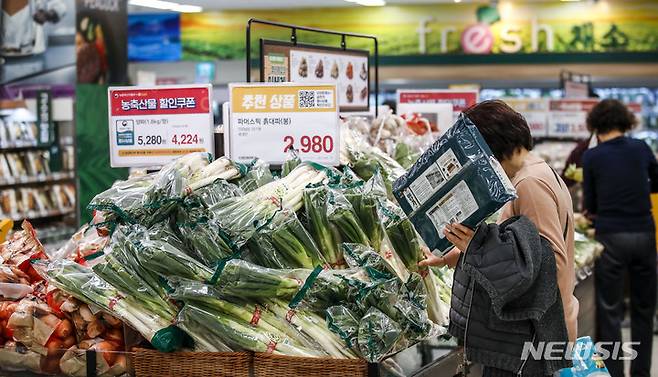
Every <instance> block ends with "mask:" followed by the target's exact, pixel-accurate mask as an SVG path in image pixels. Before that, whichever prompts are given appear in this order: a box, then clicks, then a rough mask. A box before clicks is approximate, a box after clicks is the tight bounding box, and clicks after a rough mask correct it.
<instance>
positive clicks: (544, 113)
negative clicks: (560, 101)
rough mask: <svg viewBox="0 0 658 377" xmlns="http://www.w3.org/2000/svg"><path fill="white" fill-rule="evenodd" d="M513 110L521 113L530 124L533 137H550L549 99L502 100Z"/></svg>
mask: <svg viewBox="0 0 658 377" xmlns="http://www.w3.org/2000/svg"><path fill="white" fill-rule="evenodd" d="M501 99H502V100H503V101H505V103H507V104H508V105H510V107H511V108H513V109H514V110H516V111H517V112H519V113H521V115H523V117H524V118H525V120H526V122H527V123H528V127H529V128H530V134H531V135H532V136H533V137H545V136H547V135H548V99H544V98H501Z"/></svg>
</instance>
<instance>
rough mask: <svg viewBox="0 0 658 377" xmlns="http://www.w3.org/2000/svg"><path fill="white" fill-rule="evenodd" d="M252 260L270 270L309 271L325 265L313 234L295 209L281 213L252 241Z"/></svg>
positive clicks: (250, 242) (250, 246)
mask: <svg viewBox="0 0 658 377" xmlns="http://www.w3.org/2000/svg"><path fill="white" fill-rule="evenodd" d="M248 244H249V249H250V250H251V251H252V257H253V258H254V259H255V260H256V262H257V263H258V264H260V265H262V266H265V267H270V268H308V269H312V268H314V267H315V266H317V265H324V264H325V263H326V262H325V260H324V258H322V256H321V255H320V251H319V250H318V248H317V246H316V245H315V242H314V241H313V239H312V238H311V235H310V234H309V233H308V232H307V231H306V229H305V228H304V226H303V225H302V223H301V222H300V221H299V220H298V219H297V215H295V213H294V212H293V211H291V210H282V211H279V212H277V213H276V214H275V215H274V217H273V218H272V221H271V222H269V223H268V224H267V225H266V226H264V227H263V228H261V229H260V230H258V232H257V234H256V235H255V236H254V237H252V239H251V240H250V241H249V243H248Z"/></svg>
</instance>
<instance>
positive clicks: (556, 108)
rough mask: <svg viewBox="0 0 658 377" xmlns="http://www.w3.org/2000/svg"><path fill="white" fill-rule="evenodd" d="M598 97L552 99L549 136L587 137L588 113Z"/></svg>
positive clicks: (549, 115) (549, 114)
mask: <svg viewBox="0 0 658 377" xmlns="http://www.w3.org/2000/svg"><path fill="white" fill-rule="evenodd" d="M597 103H598V100H597V99H582V100H576V99H563V100H552V101H550V105H549V106H550V111H549V113H548V136H551V137H574V138H583V139H584V138H587V137H589V134H590V132H589V131H588V130H587V114H588V113H589V111H590V110H592V108H593V107H594V106H595V105H596V104H597Z"/></svg>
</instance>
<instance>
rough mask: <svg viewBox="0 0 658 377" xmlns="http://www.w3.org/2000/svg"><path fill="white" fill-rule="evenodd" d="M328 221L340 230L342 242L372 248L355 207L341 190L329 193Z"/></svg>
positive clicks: (331, 190) (332, 190)
mask: <svg viewBox="0 0 658 377" xmlns="http://www.w3.org/2000/svg"><path fill="white" fill-rule="evenodd" d="M327 220H329V223H330V224H332V225H333V226H334V227H335V228H336V229H337V230H338V233H339V234H340V237H341V240H342V242H349V243H360V244H363V245H367V246H370V240H369V239H368V235H367V234H366V232H365V231H364V229H363V226H362V225H361V222H360V221H359V218H358V216H357V214H356V212H355V211H354V207H353V206H352V204H351V203H350V202H349V201H348V200H347V198H346V197H345V195H344V194H343V193H342V192H340V191H339V190H336V189H329V191H328V193H327Z"/></svg>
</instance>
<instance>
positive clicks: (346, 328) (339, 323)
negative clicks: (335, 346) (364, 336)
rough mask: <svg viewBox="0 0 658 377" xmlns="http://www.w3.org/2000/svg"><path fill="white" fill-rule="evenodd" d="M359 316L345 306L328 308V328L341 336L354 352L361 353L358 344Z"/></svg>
mask: <svg viewBox="0 0 658 377" xmlns="http://www.w3.org/2000/svg"><path fill="white" fill-rule="evenodd" d="M359 320H360V318H359V315H358V314H357V313H354V312H353V311H352V310H351V309H350V308H348V307H347V306H345V305H336V306H331V307H329V308H327V326H328V327H329V329H330V330H331V331H333V332H335V333H336V334H338V335H339V336H340V338H341V339H343V340H344V341H345V344H346V345H347V346H348V347H349V348H350V349H351V350H353V351H356V352H360V349H359V344H358V338H357V337H358V335H359Z"/></svg>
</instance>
